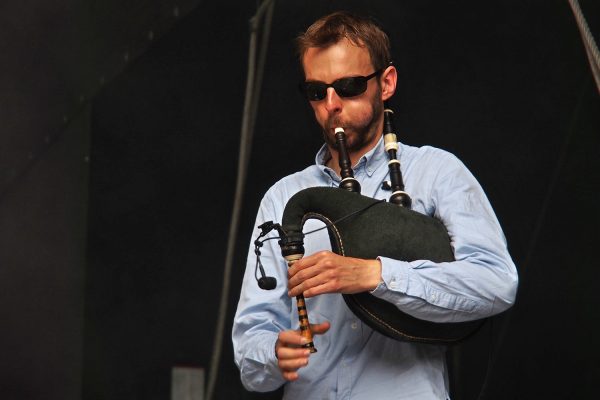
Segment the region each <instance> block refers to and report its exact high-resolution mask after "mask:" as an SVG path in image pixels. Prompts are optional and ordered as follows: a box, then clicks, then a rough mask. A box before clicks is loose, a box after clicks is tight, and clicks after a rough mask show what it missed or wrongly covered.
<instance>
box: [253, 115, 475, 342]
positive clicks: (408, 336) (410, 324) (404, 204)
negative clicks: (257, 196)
mask: <svg viewBox="0 0 600 400" xmlns="http://www.w3.org/2000/svg"><path fill="white" fill-rule="evenodd" d="M392 114H393V111H392V110H390V109H387V108H386V109H385V110H384V132H383V135H384V143H385V151H386V152H387V154H388V156H389V162H388V166H389V174H390V181H389V182H386V184H387V186H388V188H389V189H390V190H391V191H392V194H391V196H390V199H389V202H386V201H385V200H376V199H372V198H370V197H367V196H363V195H361V194H360V184H359V182H358V181H357V180H356V179H355V178H354V175H353V172H352V166H351V163H350V159H349V157H348V154H347V150H346V145H345V133H344V130H343V129H342V128H336V130H335V135H336V142H337V145H338V149H337V150H338V152H339V165H340V168H341V173H340V176H341V178H342V180H341V182H340V185H339V188H330V187H312V188H308V189H304V190H301V191H300V192H298V193H296V194H295V195H293V196H292V197H291V198H290V199H289V201H288V202H287V204H286V206H285V209H284V212H283V217H282V221H281V224H277V223H273V222H272V221H268V222H265V223H264V224H262V225H261V226H260V227H259V228H260V229H262V233H261V234H260V235H259V238H258V239H257V240H256V241H255V242H254V243H255V253H256V255H257V268H260V271H261V274H262V278H260V279H258V281H259V286H260V287H261V288H263V289H273V288H274V287H275V285H276V282H275V278H271V277H266V276H265V273H264V269H263V266H262V264H261V263H260V246H262V242H261V240H260V239H261V238H262V237H264V236H265V235H266V234H267V233H269V232H270V231H271V230H273V229H275V230H276V231H277V232H278V234H279V245H280V247H281V254H282V255H283V257H284V258H285V259H286V261H287V263H288V267H290V266H292V265H293V264H294V262H296V261H297V260H299V259H301V258H302V257H303V256H304V235H305V234H304V233H303V232H302V230H303V226H304V223H305V222H306V221H307V220H309V219H316V220H319V221H321V222H323V223H324V224H325V226H326V229H327V232H328V234H329V239H330V243H331V248H332V251H334V252H335V253H337V254H339V255H341V256H349V257H356V258H363V259H375V258H377V257H379V256H381V257H389V258H392V259H396V260H402V261H414V260H430V261H433V262H436V263H443V262H452V261H454V254H453V251H452V247H451V245H450V238H449V236H448V232H447V230H446V228H445V227H444V225H443V224H442V223H441V222H440V221H439V220H437V219H435V218H433V217H430V216H427V215H424V214H421V213H418V212H416V211H413V210H411V209H410V207H411V198H410V196H409V195H408V194H407V193H406V192H405V191H404V183H403V180H402V173H401V171H400V162H399V161H398V160H397V156H396V155H397V151H398V141H397V138H396V134H395V132H394V126H393V120H392ZM261 281H262V282H261ZM342 296H343V297H344V300H345V302H346V304H347V306H348V307H349V309H350V310H351V311H352V312H353V313H354V314H355V315H356V316H357V317H358V318H360V319H361V320H362V321H363V322H365V323H366V324H367V325H369V326H370V327H371V328H373V329H374V330H376V331H378V332H380V333H382V334H384V335H386V336H388V337H390V338H392V339H396V340H403V341H410V342H418V343H429V344H453V343H457V342H459V341H461V340H464V339H465V338H467V337H468V336H470V335H471V334H472V333H474V332H475V331H476V330H477V329H478V328H479V327H480V326H481V325H482V323H483V320H476V321H467V322H456V323H455V322H453V323H437V322H431V321H426V320H422V319H419V318H416V317H414V316H411V315H409V314H407V313H404V312H402V311H401V310H400V309H398V308H397V307H396V306H395V305H393V304H392V303H390V302H388V301H385V300H382V299H379V298H377V297H375V296H373V295H372V294H370V293H368V292H363V293H357V294H342ZM296 301H297V306H298V318H299V322H300V331H301V334H302V335H303V336H304V337H305V338H306V339H308V342H309V343H307V344H306V345H304V347H306V348H309V349H311V352H315V351H316V349H315V347H314V344H313V340H312V332H311V330H310V323H309V320H308V312H307V309H306V304H305V301H304V296H303V295H302V294H300V295H299V296H296Z"/></svg>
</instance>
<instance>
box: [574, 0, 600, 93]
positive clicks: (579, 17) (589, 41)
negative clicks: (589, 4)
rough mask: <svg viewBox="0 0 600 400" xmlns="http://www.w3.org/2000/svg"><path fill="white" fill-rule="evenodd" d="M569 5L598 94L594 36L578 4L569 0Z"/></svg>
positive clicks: (599, 69)
mask: <svg viewBox="0 0 600 400" xmlns="http://www.w3.org/2000/svg"><path fill="white" fill-rule="evenodd" d="M569 5H570V6H571V9H572V10H573V14H574V15H575V21H576V22H577V27H578V28H579V33H580V34H581V38H582V39H583V45H584V47H585V52H586V53H587V56H588V61H589V62H590V68H591V70H592V75H594V80H595V81H596V87H597V89H598V92H599V93H600V52H598V46H596V42H595V41H594V36H592V32H590V28H589V27H588V24H587V22H586V20H585V17H584V16H583V12H581V7H579V2H578V1H577V0H569Z"/></svg>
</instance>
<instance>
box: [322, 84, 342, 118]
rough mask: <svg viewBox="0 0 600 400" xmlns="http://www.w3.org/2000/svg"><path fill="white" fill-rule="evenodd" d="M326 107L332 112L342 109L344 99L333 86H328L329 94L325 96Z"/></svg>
mask: <svg viewBox="0 0 600 400" xmlns="http://www.w3.org/2000/svg"><path fill="white" fill-rule="evenodd" d="M325 109H326V110H327V111H328V112H329V113H330V114H335V113H339V112H340V111H342V99H340V96H338V94H337V93H336V92H335V89H333V88H332V87H329V88H327V96H326V97H325Z"/></svg>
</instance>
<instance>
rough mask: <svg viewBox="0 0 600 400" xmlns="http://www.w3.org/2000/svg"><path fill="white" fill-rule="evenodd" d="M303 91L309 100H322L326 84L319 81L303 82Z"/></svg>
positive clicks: (325, 91)
mask: <svg viewBox="0 0 600 400" xmlns="http://www.w3.org/2000/svg"><path fill="white" fill-rule="evenodd" d="M304 93H305V94H306V98H307V99H308V100H310V101H317V100H323V99H324V98H325V96H326V95H327V86H326V85H324V84H322V83H319V82H305V83H304Z"/></svg>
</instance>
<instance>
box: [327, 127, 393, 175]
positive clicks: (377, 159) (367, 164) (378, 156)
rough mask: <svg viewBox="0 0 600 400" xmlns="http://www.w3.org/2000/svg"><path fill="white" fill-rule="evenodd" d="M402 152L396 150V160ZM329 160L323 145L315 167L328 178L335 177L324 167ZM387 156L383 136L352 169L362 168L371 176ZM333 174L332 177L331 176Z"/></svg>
mask: <svg viewBox="0 0 600 400" xmlns="http://www.w3.org/2000/svg"><path fill="white" fill-rule="evenodd" d="M401 152H402V150H401V148H399V149H398V158H400V153H401ZM328 159H329V150H328V148H327V145H326V144H323V146H321V148H320V149H319V151H318V152H317V155H316V156H315V164H316V165H317V167H318V168H319V169H320V170H321V171H322V172H323V173H325V174H327V175H329V176H335V173H333V170H332V169H331V168H329V167H327V166H325V162H326V161H327V160H328ZM387 161H388V159H387V154H386V153H385V149H384V144H383V136H381V137H380V138H379V141H378V142H377V144H376V145H375V147H373V148H372V149H371V150H369V151H368V152H367V153H366V154H365V155H363V156H362V157H361V158H360V160H358V163H356V165H355V166H353V168H355V169H358V168H360V167H362V166H364V168H365V172H366V173H367V175H369V176H371V175H373V173H374V172H375V170H376V169H377V168H379V167H380V166H381V165H382V164H387ZM331 173H333V175H331Z"/></svg>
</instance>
